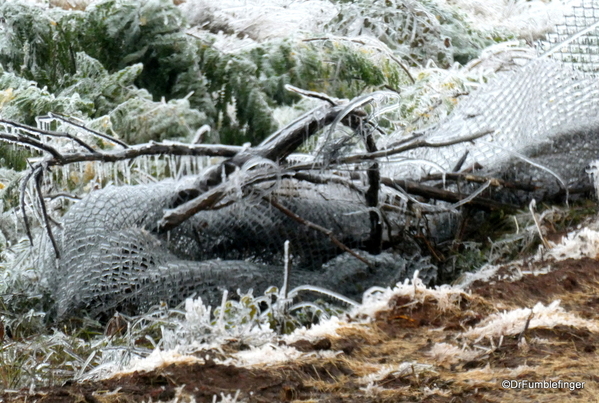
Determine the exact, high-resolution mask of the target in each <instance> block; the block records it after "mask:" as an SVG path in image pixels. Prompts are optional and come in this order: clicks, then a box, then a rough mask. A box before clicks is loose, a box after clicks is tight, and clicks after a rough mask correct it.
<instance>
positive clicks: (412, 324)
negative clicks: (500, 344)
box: [376, 294, 494, 337]
mask: <svg viewBox="0 0 599 403" xmlns="http://www.w3.org/2000/svg"><path fill="white" fill-rule="evenodd" d="M389 306H390V307H391V309H389V310H388V311H382V312H379V313H377V315H376V325H377V326H378V327H379V328H380V329H381V330H382V331H383V332H384V333H386V334H387V335H388V336H389V337H396V336H401V335H404V336H405V334H406V332H409V333H413V332H411V331H409V329H416V328H431V329H443V330H445V331H465V330H467V329H468V327H472V326H475V325H476V324H477V323H479V322H480V321H481V320H482V319H483V318H484V317H485V316H486V314H488V313H490V312H493V311H494V309H493V307H492V306H491V305H489V304H488V303H486V302H485V301H484V300H482V299H481V298H478V297H477V296H469V295H466V294H464V295H462V296H461V297H460V300H459V302H458V303H456V304H455V305H454V306H446V307H441V306H439V302H438V301H437V300H435V299H434V298H432V297H428V296H425V297H424V298H423V300H422V301H419V300H414V299H412V298H410V297H408V296H398V297H396V298H393V299H392V300H391V301H390V302H389Z"/></svg>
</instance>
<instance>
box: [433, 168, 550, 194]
mask: <svg viewBox="0 0 599 403" xmlns="http://www.w3.org/2000/svg"><path fill="white" fill-rule="evenodd" d="M443 176H445V180H454V181H457V180H464V181H466V182H474V183H486V182H490V186H492V187H503V188H506V189H517V190H524V191H526V192H534V191H535V190H538V189H539V188H538V186H535V185H531V184H528V183H521V182H508V181H505V180H503V179H498V178H490V177H486V176H477V175H472V174H470V173H461V172H448V173H445V174H430V175H427V176H426V177H424V178H422V180H421V182H427V181H434V180H443Z"/></svg>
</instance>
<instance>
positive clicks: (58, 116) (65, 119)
mask: <svg viewBox="0 0 599 403" xmlns="http://www.w3.org/2000/svg"><path fill="white" fill-rule="evenodd" d="M48 116H50V117H51V118H54V119H58V120H62V121H63V122H66V123H68V124H70V125H72V126H75V127H78V128H80V129H82V130H85V131H86V132H89V133H91V134H93V135H95V136H98V137H100V138H103V139H104V140H108V141H110V142H112V143H115V144H118V145H120V146H121V147H123V148H129V145H128V144H127V143H125V142H124V141H121V140H119V139H117V138H115V137H113V136H111V135H109V134H106V133H102V132H99V131H97V130H93V129H90V128H89V127H87V126H85V125H82V124H80V123H77V122H75V121H74V120H73V119H71V118H68V117H67V116H64V115H61V114H60V113H48Z"/></svg>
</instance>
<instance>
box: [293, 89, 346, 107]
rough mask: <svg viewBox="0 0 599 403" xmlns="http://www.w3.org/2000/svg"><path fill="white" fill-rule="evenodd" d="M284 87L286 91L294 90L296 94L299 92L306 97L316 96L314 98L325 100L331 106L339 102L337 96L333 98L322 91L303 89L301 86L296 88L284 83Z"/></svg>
mask: <svg viewBox="0 0 599 403" xmlns="http://www.w3.org/2000/svg"><path fill="white" fill-rule="evenodd" d="M285 89H286V90H287V91H291V92H295V93H296V94H299V95H301V96H303V97H306V98H316V99H320V100H322V101H326V102H328V103H329V104H330V105H331V106H337V105H339V104H340V101H341V100H339V99H337V98H333V97H331V96H329V95H327V94H323V93H322V92H316V91H308V90H304V89H301V88H297V87H295V86H293V85H291V84H285Z"/></svg>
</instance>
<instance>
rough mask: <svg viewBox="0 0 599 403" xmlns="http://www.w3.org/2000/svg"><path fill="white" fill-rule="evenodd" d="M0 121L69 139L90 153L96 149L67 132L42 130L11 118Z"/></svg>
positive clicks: (0, 121)
mask: <svg viewBox="0 0 599 403" xmlns="http://www.w3.org/2000/svg"><path fill="white" fill-rule="evenodd" d="M0 123H3V124H5V125H7V126H12V127H16V128H18V129H23V130H25V132H26V133H27V132H34V133H36V134H40V135H44V136H48V137H61V138H66V139H69V140H71V141H73V142H75V143H77V144H79V145H80V146H81V147H83V148H85V149H86V150H87V151H89V152H90V153H96V152H97V151H96V150H94V149H93V148H92V146H90V145H89V144H87V143H86V142H85V141H83V140H81V139H80V138H78V137H75V136H73V135H71V134H69V133H63V132H54V131H50V130H43V129H38V128H36V127H33V126H28V125H25V124H23V123H18V122H13V121H11V120H6V119H0Z"/></svg>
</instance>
